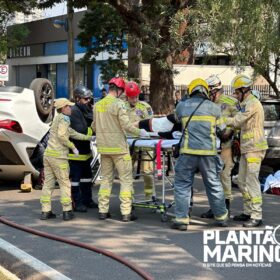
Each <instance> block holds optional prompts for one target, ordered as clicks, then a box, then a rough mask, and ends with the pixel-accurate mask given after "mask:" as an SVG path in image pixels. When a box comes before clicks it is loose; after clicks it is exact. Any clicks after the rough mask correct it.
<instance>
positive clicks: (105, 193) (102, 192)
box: [98, 189, 111, 196]
mask: <svg viewBox="0 0 280 280" xmlns="http://www.w3.org/2000/svg"><path fill="white" fill-rule="evenodd" d="M110 194H111V190H109V189H99V192H98V195H99V196H110Z"/></svg>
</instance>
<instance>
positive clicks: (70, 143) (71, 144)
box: [67, 141, 75, 149]
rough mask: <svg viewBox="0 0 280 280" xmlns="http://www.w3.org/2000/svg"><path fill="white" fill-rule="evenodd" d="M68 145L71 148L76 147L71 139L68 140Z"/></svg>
mask: <svg viewBox="0 0 280 280" xmlns="http://www.w3.org/2000/svg"><path fill="white" fill-rule="evenodd" d="M67 146H68V148H70V149H72V148H74V147H75V146H74V144H73V143H72V142H71V141H68V142H67Z"/></svg>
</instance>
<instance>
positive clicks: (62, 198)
mask: <svg viewBox="0 0 280 280" xmlns="http://www.w3.org/2000/svg"><path fill="white" fill-rule="evenodd" d="M60 202H61V203H62V204H66V203H71V202H72V200H71V198H69V197H61V199H60Z"/></svg>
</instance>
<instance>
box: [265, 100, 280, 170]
mask: <svg viewBox="0 0 280 280" xmlns="http://www.w3.org/2000/svg"><path fill="white" fill-rule="evenodd" d="M261 102H262V105H263V109H264V115H265V122H264V129H265V136H266V137H267V144H268V150H267V152H266V155H265V159H264V160H263V163H262V164H263V165H267V166H270V167H272V168H273V169H274V171H277V170H279V169H280V99H276V98H269V99H263V100H262V101H261Z"/></svg>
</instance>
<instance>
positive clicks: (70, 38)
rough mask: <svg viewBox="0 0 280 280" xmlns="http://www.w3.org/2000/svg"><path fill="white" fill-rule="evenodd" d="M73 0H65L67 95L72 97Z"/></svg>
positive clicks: (73, 81) (73, 65)
mask: <svg viewBox="0 0 280 280" xmlns="http://www.w3.org/2000/svg"><path fill="white" fill-rule="evenodd" d="M73 15H74V9H73V2H72V0H67V46H68V65H67V68H68V96H69V99H70V98H73V90H74V84H75V59H74V32H73Z"/></svg>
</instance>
